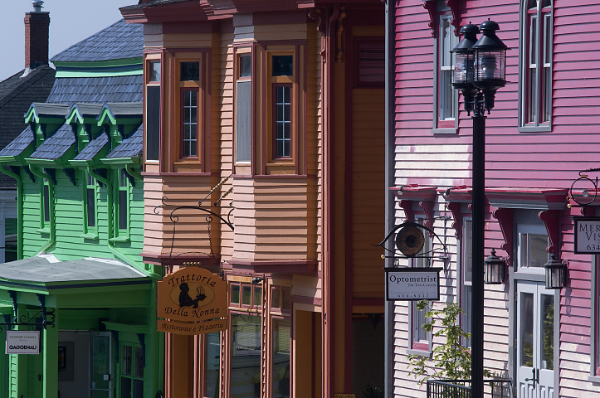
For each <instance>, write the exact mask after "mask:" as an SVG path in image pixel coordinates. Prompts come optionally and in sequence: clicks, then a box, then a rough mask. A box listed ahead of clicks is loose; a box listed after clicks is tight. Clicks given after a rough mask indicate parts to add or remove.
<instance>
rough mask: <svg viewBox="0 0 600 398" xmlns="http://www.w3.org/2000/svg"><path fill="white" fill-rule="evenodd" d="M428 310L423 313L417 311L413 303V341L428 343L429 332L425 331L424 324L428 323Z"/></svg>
mask: <svg viewBox="0 0 600 398" xmlns="http://www.w3.org/2000/svg"><path fill="white" fill-rule="evenodd" d="M426 313H427V308H425V309H424V310H423V311H419V310H417V307H416V303H413V341H414V342H420V341H427V340H428V338H427V331H425V329H423V324H425V323H426V322H427V317H426V316H425V314H426Z"/></svg>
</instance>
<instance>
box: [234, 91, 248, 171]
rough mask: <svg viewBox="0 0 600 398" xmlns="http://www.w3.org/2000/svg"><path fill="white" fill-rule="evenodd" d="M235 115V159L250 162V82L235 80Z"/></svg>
mask: <svg viewBox="0 0 600 398" xmlns="http://www.w3.org/2000/svg"><path fill="white" fill-rule="evenodd" d="M235 94H236V101H235V105H236V116H235V160H236V161H237V162H250V156H251V149H252V83H251V82H250V81H239V82H237V90H236V93H235Z"/></svg>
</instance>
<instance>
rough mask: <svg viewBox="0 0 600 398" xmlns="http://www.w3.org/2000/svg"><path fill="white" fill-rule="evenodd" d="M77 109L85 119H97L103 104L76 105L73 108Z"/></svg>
mask: <svg viewBox="0 0 600 398" xmlns="http://www.w3.org/2000/svg"><path fill="white" fill-rule="evenodd" d="M73 108H76V109H77V112H78V113H79V114H80V115H81V116H83V117H86V116H87V117H96V116H98V114H99V113H100V112H101V111H102V104H75V105H73V106H72V107H71V111H73Z"/></svg>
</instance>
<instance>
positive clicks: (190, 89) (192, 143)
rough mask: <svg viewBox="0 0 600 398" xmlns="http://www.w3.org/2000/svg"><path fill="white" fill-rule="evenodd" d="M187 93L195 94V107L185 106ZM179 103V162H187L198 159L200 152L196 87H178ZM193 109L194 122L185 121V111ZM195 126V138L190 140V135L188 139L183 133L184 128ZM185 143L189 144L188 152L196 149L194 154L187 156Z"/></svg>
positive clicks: (198, 108) (197, 92)
mask: <svg viewBox="0 0 600 398" xmlns="http://www.w3.org/2000/svg"><path fill="white" fill-rule="evenodd" d="M187 93H195V94H196V105H195V106H192V105H188V104H187V98H186V95H187ZM179 95H180V98H179V101H180V106H179V108H180V115H179V132H180V134H179V159H180V160H189V159H194V160H196V159H198V158H199V156H200V153H199V150H200V140H199V134H200V124H199V121H200V117H199V115H200V111H201V109H200V91H199V89H198V88H197V87H180V88H179ZM192 109H195V110H196V122H195V123H194V122H192V121H191V120H190V121H189V122H186V121H185V113H186V111H187V110H190V112H191V110H192ZM194 124H195V129H196V136H195V138H192V135H191V134H190V137H189V138H188V137H187V136H186V133H185V127H186V125H189V126H190V127H192V126H193V125H194ZM191 131H192V129H191V128H190V132H191ZM186 141H187V142H190V146H189V149H190V152H191V150H192V149H193V148H194V147H195V149H196V153H195V154H187V153H185V152H186Z"/></svg>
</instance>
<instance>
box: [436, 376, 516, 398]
mask: <svg viewBox="0 0 600 398" xmlns="http://www.w3.org/2000/svg"><path fill="white" fill-rule="evenodd" d="M483 384H484V389H485V396H486V397H489V398H513V388H512V380H511V379H488V380H484V381H483ZM427 398H472V397H471V380H427Z"/></svg>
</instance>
